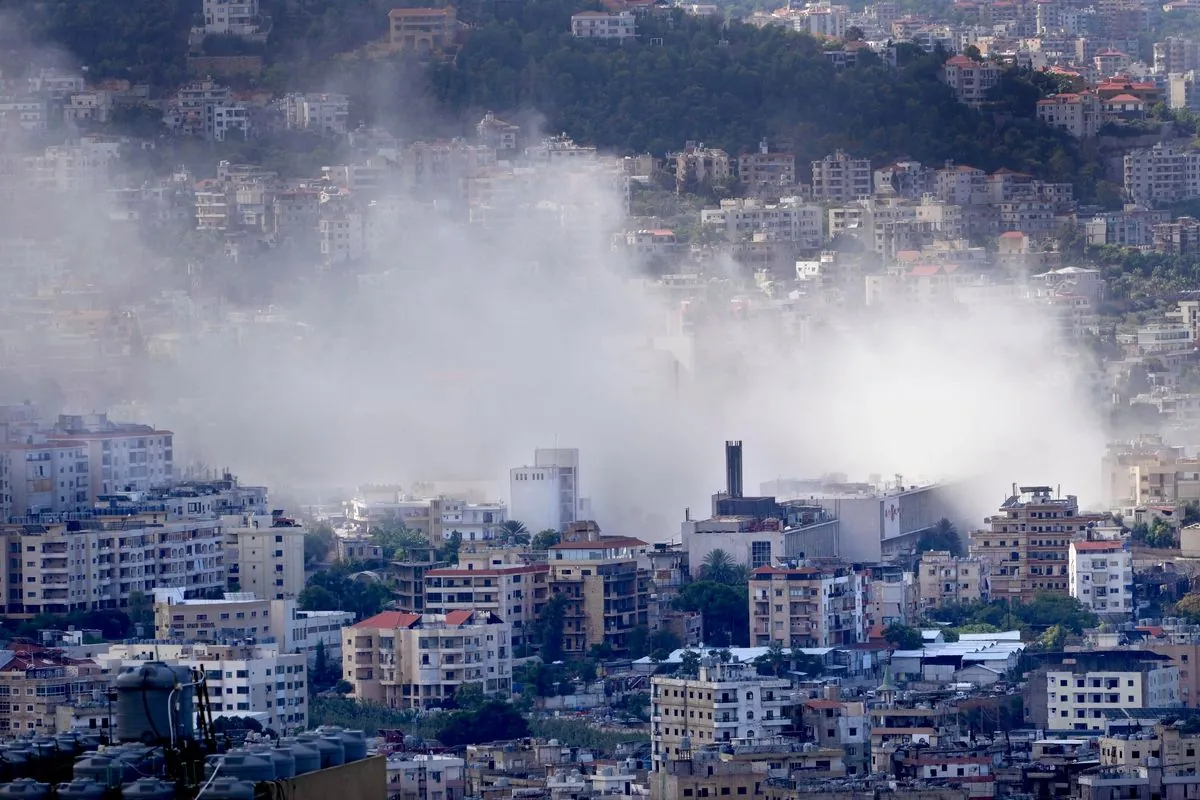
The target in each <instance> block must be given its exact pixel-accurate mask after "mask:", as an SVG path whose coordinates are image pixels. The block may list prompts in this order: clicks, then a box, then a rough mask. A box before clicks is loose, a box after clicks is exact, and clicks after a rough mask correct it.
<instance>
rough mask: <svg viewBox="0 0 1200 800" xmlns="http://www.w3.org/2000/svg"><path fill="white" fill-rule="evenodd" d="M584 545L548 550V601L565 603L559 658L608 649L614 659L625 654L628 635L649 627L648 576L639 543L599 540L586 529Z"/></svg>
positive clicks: (596, 531)
mask: <svg viewBox="0 0 1200 800" xmlns="http://www.w3.org/2000/svg"><path fill="white" fill-rule="evenodd" d="M587 531H588V532H587V534H586V535H587V536H589V537H590V538H588V539H587V540H584V541H564V542H561V543H559V544H556V545H555V546H554V547H552V548H550V551H549V556H550V597H551V599H553V598H554V597H556V596H557V597H562V598H564V600H565V601H566V609H565V614H564V616H565V624H564V628H563V652H564V653H566V654H567V655H568V656H577V655H584V654H586V653H587V652H588V650H590V649H591V648H592V647H594V646H596V645H599V644H607V645H608V646H609V647H610V648H611V649H612V652H613V654H614V655H617V656H620V655H624V654H626V653H627V652H628V650H629V641H628V637H629V632H630V631H632V630H633V629H634V628H636V627H638V626H644V625H647V624H648V621H649V613H650V611H649V609H650V599H649V583H650V577H649V572H648V571H647V570H642V569H639V567H638V555H637V554H638V552H640V551H642V550H644V548H645V547H646V543H645V542H643V541H641V540H640V539H633V538H626V537H618V536H600V531H599V528H597V527H596V526H595V525H594V524H591V526H590V528H589V529H587Z"/></svg>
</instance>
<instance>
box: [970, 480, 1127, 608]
mask: <svg viewBox="0 0 1200 800" xmlns="http://www.w3.org/2000/svg"><path fill="white" fill-rule="evenodd" d="M1107 519H1108V515H1107V514H1104V515H1081V514H1080V513H1079V501H1078V500H1077V499H1076V497H1075V495H1068V496H1066V497H1062V496H1061V495H1058V494H1056V493H1055V491H1054V489H1053V488H1051V487H1049V486H1022V487H1020V491H1019V492H1018V491H1017V487H1016V486H1015V485H1014V486H1013V494H1012V495H1011V496H1010V497H1009V498H1008V499H1007V500H1006V501H1005V502H1004V505H1002V506H1001V507H1000V509H999V511H998V512H997V513H996V514H995V515H993V516H990V517H988V518H987V519H986V520H984V522H985V523H986V524H987V526H988V527H987V528H985V529H983V530H977V531H972V532H971V534H970V555H971V558H973V559H978V560H979V561H980V562H982V564H983V566H984V568H986V570H987V581H988V588H989V595H990V597H991V598H992V599H1019V600H1021V601H1022V602H1030V601H1032V600H1033V599H1034V596H1035V595H1036V594H1037V593H1038V592H1040V591H1051V592H1056V593H1059V594H1067V593H1068V591H1069V589H1070V564H1069V559H1070V553H1069V546H1070V543H1071V541H1072V540H1074V539H1082V538H1084V537H1085V536H1086V532H1087V529H1088V527H1089V525H1094V524H1096V523H1098V522H1104V521H1106V520H1107Z"/></svg>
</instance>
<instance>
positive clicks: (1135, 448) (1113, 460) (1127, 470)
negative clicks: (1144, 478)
mask: <svg viewBox="0 0 1200 800" xmlns="http://www.w3.org/2000/svg"><path fill="white" fill-rule="evenodd" d="M1184 460H1186V456H1185V453H1184V449H1183V448H1182V447H1175V446H1172V445H1169V444H1167V443H1165V442H1164V441H1163V438H1162V437H1161V436H1159V435H1157V434H1142V435H1141V436H1138V437H1137V438H1135V439H1131V440H1128V441H1120V442H1110V443H1109V444H1108V447H1107V449H1106V450H1105V453H1104V456H1103V458H1102V459H1101V461H1100V473H1101V480H1102V484H1103V485H1102V486H1101V491H1102V492H1103V496H1104V503H1105V504H1106V505H1107V506H1110V507H1120V506H1132V505H1140V504H1141V503H1142V502H1145V501H1140V500H1138V499H1137V498H1138V494H1139V491H1140V484H1141V480H1140V478H1139V477H1138V475H1139V472H1140V470H1139V468H1141V467H1145V468H1147V469H1149V470H1150V471H1158V470H1160V469H1166V468H1169V467H1172V466H1173V465H1174V464H1176V463H1177V462H1180V461H1184Z"/></svg>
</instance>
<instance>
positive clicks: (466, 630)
mask: <svg viewBox="0 0 1200 800" xmlns="http://www.w3.org/2000/svg"><path fill="white" fill-rule="evenodd" d="M511 629H512V627H511V626H510V625H509V624H508V623H507V622H505V621H503V620H501V619H500V617H498V616H496V615H495V614H492V613H489V612H485V611H465V610H464V611H452V612H450V613H449V614H445V615H441V614H408V613H404V612H401V611H384V612H383V613H381V614H376V615H375V616H373V617H371V618H369V619H365V620H363V621H362V622H359V623H357V624H355V625H351V626H350V627H348V628H343V629H342V676H343V677H344V678H345V680H346V681H347V682H349V683H350V685H351V686H352V687H353V694H354V697H355V698H357V699H359V700H368V701H371V702H376V703H383V704H384V705H386V706H388V707H389V708H398V709H409V708H414V709H426V708H431V707H433V706H437V705H440V704H441V703H443V702H445V701H446V700H449V699H451V698H453V697H454V693H455V692H457V691H458V687H460V686H462V685H463V684H468V683H474V684H478V685H479V688H480V689H481V690H483V692H484V694H487V695H499V696H507V695H508V694H509V693H510V692H511V691H512V645H511V640H510V631H511Z"/></svg>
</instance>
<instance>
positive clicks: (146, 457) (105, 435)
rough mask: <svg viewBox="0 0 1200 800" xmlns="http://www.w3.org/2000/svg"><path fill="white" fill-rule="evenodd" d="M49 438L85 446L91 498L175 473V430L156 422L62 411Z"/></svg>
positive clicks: (143, 487) (140, 487)
mask: <svg viewBox="0 0 1200 800" xmlns="http://www.w3.org/2000/svg"><path fill="white" fill-rule="evenodd" d="M46 441H47V442H57V443H63V444H71V445H74V446H77V447H79V448H83V449H86V454H87V459H88V477H89V479H90V485H89V487H88V489H89V499H91V500H93V501H94V500H96V499H98V498H99V497H100V496H101V495H107V494H111V493H114V492H145V491H149V490H150V489H151V487H154V486H159V485H162V484H166V483H170V482H171V481H172V480H173V479H174V477H175V467H174V464H175V457H174V435H173V434H172V433H171V432H170V431H164V430H158V429H156V428H154V426H152V425H139V424H135V423H123V422H112V421H111V420H109V418H108V415H107V414H78V415H67V414H62V415H60V416H59V417H58V420H57V422H56V423H55V424H54V426H53V428H52V429H50V430H48V431H47V432H46Z"/></svg>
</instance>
